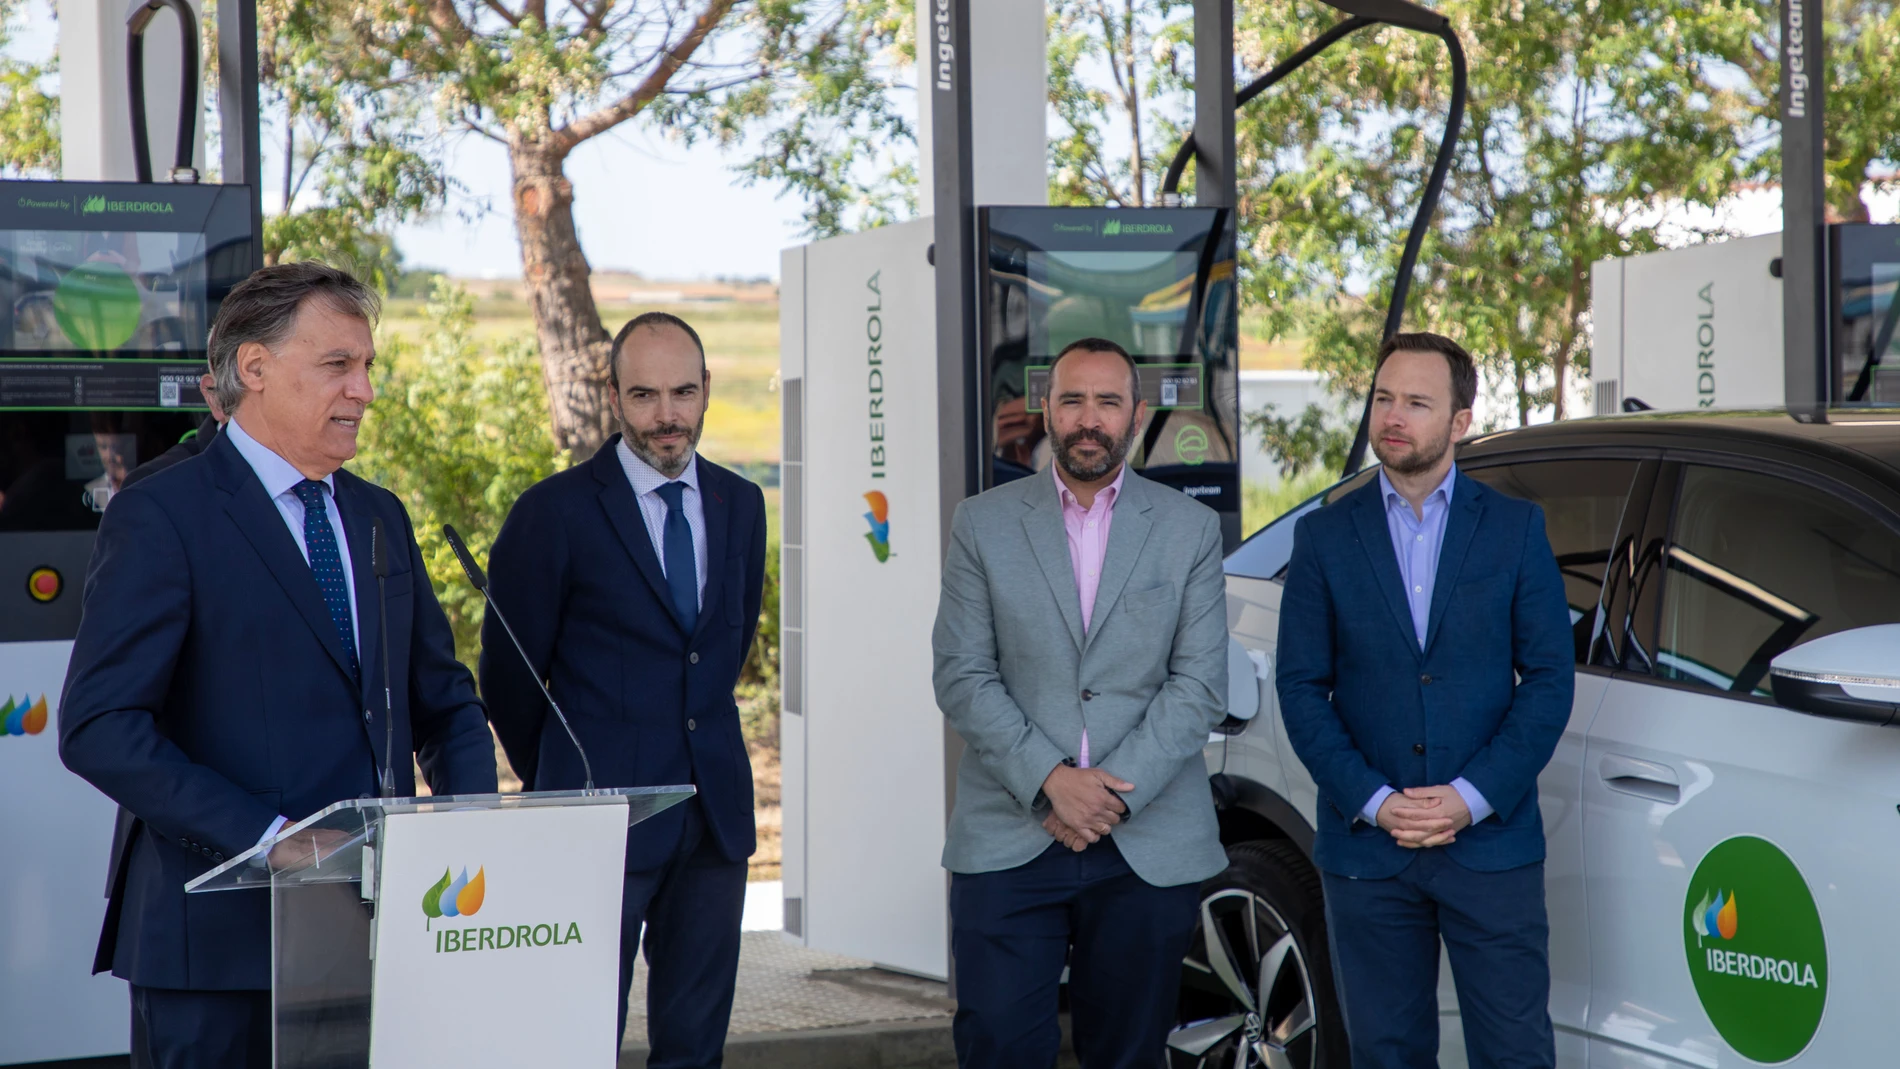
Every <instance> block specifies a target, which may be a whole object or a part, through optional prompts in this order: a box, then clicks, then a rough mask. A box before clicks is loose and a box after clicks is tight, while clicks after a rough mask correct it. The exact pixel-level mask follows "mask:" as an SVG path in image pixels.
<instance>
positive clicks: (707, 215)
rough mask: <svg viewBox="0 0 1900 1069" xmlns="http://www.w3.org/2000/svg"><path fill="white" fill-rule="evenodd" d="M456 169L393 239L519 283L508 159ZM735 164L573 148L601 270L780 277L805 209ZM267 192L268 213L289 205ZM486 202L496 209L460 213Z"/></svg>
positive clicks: (632, 130) (470, 147) (620, 142)
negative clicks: (432, 203) (452, 193)
mask: <svg viewBox="0 0 1900 1069" xmlns="http://www.w3.org/2000/svg"><path fill="white" fill-rule="evenodd" d="M57 32H58V31H57V23H56V22H55V21H54V20H53V18H52V4H51V3H50V2H49V0H30V2H29V3H28V4H27V6H26V10H25V12H24V14H23V17H22V18H21V20H20V21H19V22H17V23H16V24H15V25H14V27H13V36H12V39H11V40H10V41H9V42H8V45H7V47H6V49H5V51H6V54H8V55H10V56H13V57H16V58H19V59H23V60H34V61H38V60H43V59H45V58H46V57H47V56H49V55H51V54H52V52H53V51H54V49H55V48H56V46H57ZM273 147H274V146H273V145H272V144H271V143H270V142H269V141H266V143H265V146H264V151H265V158H264V168H263V169H264V174H265V175H266V176H272V175H275V176H277V177H276V178H275V179H274V180H272V179H270V178H268V177H267V183H268V184H271V185H279V184H281V181H282V178H281V176H282V174H283V171H282V166H283V163H282V155H281V153H278V154H276V158H275V159H273V158H272V157H273V153H272V151H271V150H272V148H273ZM448 150H449V151H448V154H447V158H448V160H449V172H450V174H451V175H452V176H453V177H454V178H455V179H457V180H458V181H459V182H460V183H461V184H462V185H463V186H465V187H466V189H465V191H464V194H463V195H462V196H460V197H458V198H457V199H456V200H455V201H454V202H453V203H452V204H451V206H450V208H451V210H450V211H448V212H445V213H444V214H443V215H442V216H441V217H440V218H438V219H436V220H434V221H432V222H428V223H423V224H419V225H412V226H405V227H401V228H399V229H398V230H397V231H396V245H397V248H398V249H400V250H401V252H402V254H403V258H404V261H405V263H406V264H407V265H408V266H410V267H434V268H440V269H444V270H447V271H449V272H451V273H453V274H456V275H461V276H473V277H491V278H518V277H520V274H521V254H520V250H519V247H518V246H517V244H516V242H515V236H514V222H513V219H512V218H511V216H510V213H509V199H508V189H509V178H508V160H507V153H506V151H505V150H504V149H502V148H501V147H500V146H498V145H495V144H493V143H492V142H489V141H486V140H483V139H481V138H478V137H466V136H465V137H460V138H457V139H455V140H454V141H452V142H451V143H450V144H449V146H448ZM738 159H739V158H738V157H737V156H728V155H723V154H721V153H720V152H719V151H718V150H717V149H715V148H711V147H709V146H706V145H703V144H702V145H700V146H696V147H694V148H691V149H687V148H685V147H683V146H681V145H679V144H677V143H674V142H670V141H668V140H666V139H665V138H664V137H661V136H659V135H656V134H652V133H649V132H647V131H645V130H642V129H640V127H639V125H638V120H635V121H633V122H628V123H624V124H622V125H621V126H620V127H619V128H618V129H616V130H613V131H609V132H608V133H606V134H603V135H601V136H600V137H597V138H595V139H593V140H592V141H590V142H588V143H587V144H585V145H583V146H581V147H580V148H578V149H576V150H575V152H574V154H573V155H572V156H571V157H569V159H568V167H567V176H568V179H569V180H570V181H572V182H573V183H574V212H575V225H576V227H577V228H578V229H579V231H580V237H581V247H582V249H583V250H585V251H586V253H587V259H588V262H589V263H590V264H591V265H592V266H593V268H594V269H595V270H596V271H606V270H626V271H633V272H636V273H638V274H641V275H644V276H647V277H649V278H656V279H678V280H690V279H701V278H713V277H722V276H723V277H730V278H773V279H776V278H777V277H778V259H779V251H780V250H781V249H785V248H789V247H791V246H794V245H799V244H802V243H803V242H804V239H803V238H802V237H801V236H800V233H801V231H802V225H801V223H800V221H799V207H800V205H799V203H798V201H796V200H795V199H789V198H788V199H783V200H781V199H776V198H775V196H774V195H775V193H776V192H777V189H776V187H774V186H771V185H766V184H759V185H755V186H752V187H749V188H748V187H745V186H742V185H740V183H739V182H738V180H737V179H736V177H735V176H734V175H733V173H732V172H731V169H730V168H731V166H732V165H733V164H734V163H736V162H738ZM282 200H283V198H282V197H281V196H272V195H270V194H269V193H266V196H265V202H264V207H265V210H266V211H276V210H278V209H279V208H280V207H281V206H282ZM483 203H486V204H487V205H488V206H489V210H488V211H486V212H484V213H481V214H479V215H478V216H477V217H476V218H474V219H472V220H470V219H465V218H463V217H462V215H463V214H465V213H467V212H469V211H472V210H477V209H479V208H480V207H481V205H482V204H483Z"/></svg>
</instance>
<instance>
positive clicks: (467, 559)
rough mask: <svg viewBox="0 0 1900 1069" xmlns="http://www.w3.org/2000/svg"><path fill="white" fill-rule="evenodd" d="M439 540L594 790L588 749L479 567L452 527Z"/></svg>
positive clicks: (447, 525)
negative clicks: (545, 705)
mask: <svg viewBox="0 0 1900 1069" xmlns="http://www.w3.org/2000/svg"><path fill="white" fill-rule="evenodd" d="M442 537H443V538H445V539H447V540H448V543H449V548H450V549H451V550H454V551H455V559H456V560H458V561H460V562H461V563H462V573H463V574H464V575H467V576H468V582H469V585H470V586H472V587H474V588H475V589H477V590H479V591H481V592H482V600H484V601H486V602H487V603H488V611H489V612H492V613H494V614H495V619H497V620H499V621H501V629H502V630H503V631H506V632H507V633H508V641H509V642H512V643H514V647H515V652H516V653H519V654H520V655H521V663H522V664H523V665H524V666H526V667H527V669H528V674H529V675H530V676H533V677H534V685H535V686H537V687H540V688H541V695H542V696H543V697H545V698H546V699H547V700H548V708H550V709H552V710H554V718H555V719H556V720H559V721H560V722H561V727H562V728H564V729H566V731H567V737H568V738H569V739H571V740H573V742H574V752H575V753H578V754H580V755H581V771H582V773H583V774H584V775H585V776H586V780H587V787H586V789H587V790H590V791H591V790H593V789H594V766H593V765H592V764H591V763H589V762H588V760H587V748H586V747H584V746H582V745H581V738H580V736H579V735H576V734H574V725H572V724H569V723H568V722H567V714H566V713H563V712H561V705H560V703H559V702H556V701H555V700H554V695H552V694H550V693H548V686H547V684H546V683H543V682H542V681H541V673H540V672H538V671H536V670H535V667H534V661H533V660H532V659H530V658H529V656H528V651H527V650H525V649H523V648H522V646H521V640H520V639H518V638H516V637H515V629H514V628H512V627H510V626H508V617H506V616H504V615H502V611H501V606H499V605H497V604H495V598H494V596H493V595H491V594H490V593H489V592H488V576H487V575H485V574H483V572H482V568H481V565H479V564H476V563H475V557H474V555H473V554H471V553H469V551H468V546H467V545H466V544H464V543H463V541H462V536H461V535H459V534H456V533H455V527H454V525H452V524H447V523H445V524H443V525H442Z"/></svg>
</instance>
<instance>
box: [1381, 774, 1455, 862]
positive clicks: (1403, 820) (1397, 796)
mask: <svg viewBox="0 0 1900 1069" xmlns="http://www.w3.org/2000/svg"><path fill="white" fill-rule="evenodd" d="M1378 817H1379V827H1381V828H1384V829H1385V830H1386V831H1387V832H1388V833H1390V834H1391V836H1392V838H1393V839H1394V840H1395V841H1397V843H1398V844H1399V845H1400V846H1403V847H1405V848H1406V849H1408V850H1422V849H1425V848H1426V847H1431V846H1444V845H1446V844H1447V843H1452V842H1456V841H1457V839H1458V833H1459V832H1460V831H1463V830H1464V829H1465V828H1467V827H1470V826H1471V809H1470V808H1469V807H1468V806H1466V805H1465V798H1464V795H1462V794H1459V793H1458V788H1456V787H1452V786H1443V787H1407V788H1406V789H1405V790H1403V791H1399V792H1396V793H1394V794H1390V795H1387V796H1386V799H1385V801H1384V802H1381V803H1380V804H1379V813H1378Z"/></svg>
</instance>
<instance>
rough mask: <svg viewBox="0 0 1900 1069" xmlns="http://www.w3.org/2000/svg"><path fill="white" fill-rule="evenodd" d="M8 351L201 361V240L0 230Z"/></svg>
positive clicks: (141, 234) (115, 233)
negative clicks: (190, 356) (185, 356)
mask: <svg viewBox="0 0 1900 1069" xmlns="http://www.w3.org/2000/svg"><path fill="white" fill-rule="evenodd" d="M0 272H3V274H0V294H4V297H5V315H6V323H5V329H4V333H3V334H0V337H4V339H5V348H6V349H7V350H8V351H9V352H10V353H43V352H75V351H78V352H94V353H115V352H127V353H140V354H143V353H184V352H194V353H202V352H203V351H204V337H205V328H206V323H205V299H204V293H205V277H204V276H205V236H204V235H203V234H170V233H162V232H149V231H148V232H138V231H110V230H106V231H98V230H13V231H6V232H0Z"/></svg>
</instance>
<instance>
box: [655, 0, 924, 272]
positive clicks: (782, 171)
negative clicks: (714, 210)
mask: <svg viewBox="0 0 1900 1069" xmlns="http://www.w3.org/2000/svg"><path fill="white" fill-rule="evenodd" d="M914 13H915V6H914V0H842V2H837V0H764V2H761V3H758V4H756V5H753V6H750V7H744V8H741V9H740V10H739V11H737V12H735V17H736V18H737V19H738V20H739V22H740V26H741V27H742V28H743V31H742V32H745V33H747V34H749V35H751V36H753V37H754V38H755V39H756V40H758V41H759V42H760V45H759V48H758V52H757V55H756V63H757V70H756V74H755V76H754V77H752V78H750V79H748V80H746V81H744V82H743V83H740V84H737V85H733V86H729V87H726V88H723V89H721V90H718V91H694V92H687V93H682V94H678V95H675V96H671V97H669V98H667V99H664V100H661V101H657V102H656V103H655V105H654V117H655V119H656V121H658V122H659V123H661V124H662V125H663V126H664V127H665V128H666V130H667V132H668V133H669V134H670V135H672V136H675V137H677V138H679V139H680V140H681V141H682V142H684V143H686V144H689V145H690V144H692V143H694V142H695V141H697V140H699V139H702V138H704V139H708V140H711V141H713V142H714V143H716V144H718V145H720V146H722V147H725V148H729V149H730V148H736V147H739V146H741V145H745V146H748V148H750V146H753V145H756V146H757V147H756V150H753V151H751V155H750V158H749V159H746V160H745V161H743V162H742V163H740V164H739V165H738V168H737V170H738V173H739V175H740V176H741V179H742V180H743V181H744V183H745V184H747V185H752V184H754V183H758V182H770V183H777V184H779V185H780V186H781V187H782V188H783V190H784V191H785V192H787V193H790V194H792V195H794V196H796V197H798V198H799V199H800V200H801V201H803V203H804V208H803V211H802V215H803V218H804V223H805V229H806V233H807V234H809V235H811V236H813V237H830V236H832V235H835V234H841V233H845V232H847V231H851V230H861V229H867V228H870V227H875V226H882V225H884V224H887V223H892V222H897V221H900V220H903V219H907V218H910V217H911V216H914V215H916V214H917V204H918V201H917V186H918V181H919V176H918V174H917V168H916V164H915V162H914V155H913V149H914V145H915V141H916V129H915V126H914V124H913V123H912V122H911V118H910V116H911V115H912V114H914V112H915V90H914V88H913V87H910V86H908V85H906V84H905V83H906V81H907V79H908V78H909V77H910V76H911V74H912V72H913V71H914V70H915V64H916V61H917V41H916V22H915V18H914ZM753 134H756V135H757V138H756V140H748V135H753Z"/></svg>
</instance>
